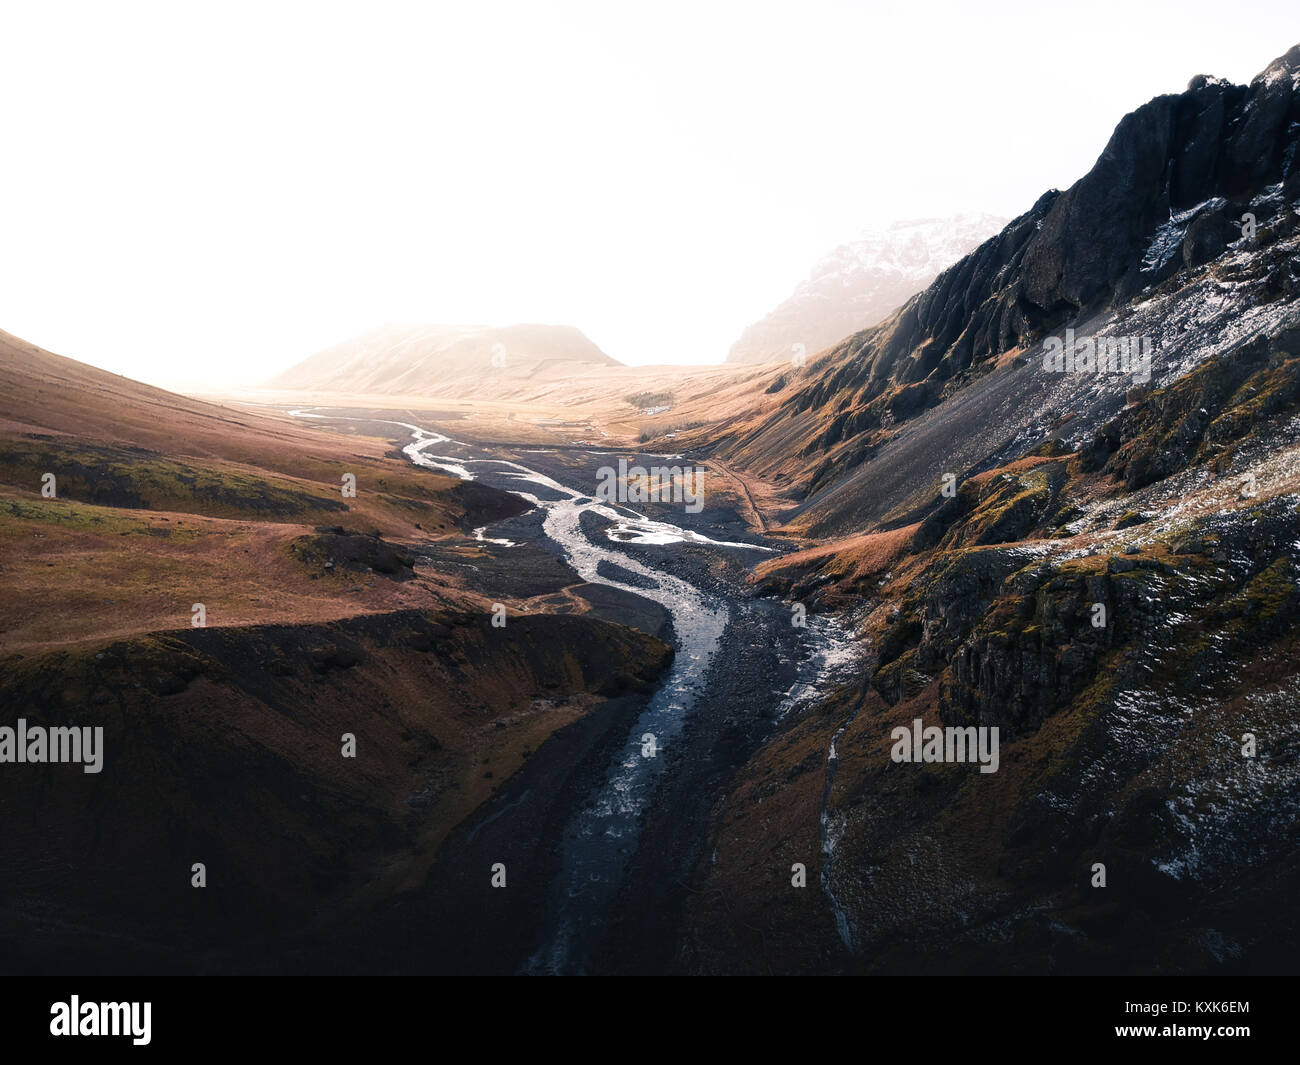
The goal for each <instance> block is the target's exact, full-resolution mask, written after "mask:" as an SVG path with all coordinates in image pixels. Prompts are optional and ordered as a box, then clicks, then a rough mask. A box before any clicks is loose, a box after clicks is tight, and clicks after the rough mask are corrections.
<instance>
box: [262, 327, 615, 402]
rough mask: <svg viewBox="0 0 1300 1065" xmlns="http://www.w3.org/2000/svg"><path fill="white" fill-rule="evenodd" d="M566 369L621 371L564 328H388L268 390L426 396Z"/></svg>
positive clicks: (299, 367)
mask: <svg viewBox="0 0 1300 1065" xmlns="http://www.w3.org/2000/svg"><path fill="white" fill-rule="evenodd" d="M566 365H567V366H574V367H575V368H584V369H585V368H589V367H592V366H617V365H619V363H618V362H616V361H615V360H614V359H612V358H610V357H609V356H608V355H606V354H605V353H604V352H603V351H601V350H600V348H598V347H596V345H595V344H593V343H592V342H591V341H590V340H588V339H587V337H586V336H584V335H583V334H582V332H581V331H580V330H578V329H575V328H574V327H573V326H568V325H511V326H502V327H495V326H464V325H386V326H381V327H379V328H377V329H372V330H370V331H369V332H366V333H362V334H361V335H360V336H356V337H353V338H352V339H351V340H345V341H343V342H342V343H341V344H336V345H334V346H333V347H330V348H326V349H325V350H324V351H320V352H317V353H316V354H315V355H312V356H311V357H310V358H307V359H304V360H303V361H302V362H300V363H297V364H296V365H294V366H292V367H290V368H289V369H288V370H286V371H284V373H282V374H279V375H278V376H277V377H275V378H273V379H272V380H271V381H269V382H267V387H269V388H284V389H303V390H311V391H319V392H336V393H352V394H356V395H360V394H365V393H374V394H415V393H421V394H426V395H428V394H434V393H437V392H439V391H441V390H446V389H448V388H463V387H464V386H465V385H466V384H471V385H472V384H473V383H475V382H478V381H481V380H484V379H490V378H491V377H492V376H493V375H494V374H495V375H504V374H505V373H507V372H508V373H509V376H510V378H511V380H512V381H521V380H527V379H528V378H530V377H532V376H535V375H537V374H538V373H539V372H542V371H546V372H548V373H550V372H555V371H563V370H564V368H565V366H566Z"/></svg>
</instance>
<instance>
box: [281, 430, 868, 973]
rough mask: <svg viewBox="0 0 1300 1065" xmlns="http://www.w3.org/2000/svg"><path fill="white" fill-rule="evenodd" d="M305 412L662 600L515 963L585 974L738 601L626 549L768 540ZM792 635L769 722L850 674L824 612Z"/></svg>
mask: <svg viewBox="0 0 1300 1065" xmlns="http://www.w3.org/2000/svg"><path fill="white" fill-rule="evenodd" d="M317 409H318V408H317ZM315 411H316V409H298V410H293V411H290V413H291V414H292V415H294V416H296V417H301V418H313V419H318V420H322V421H326V420H328V421H336V420H337V421H344V420H346V421H357V422H367V423H371V424H376V425H392V426H397V427H399V428H400V429H403V430H405V431H406V433H408V434H409V436H410V440H409V442H408V443H406V444H405V445H403V447H402V450H403V453H404V454H405V455H406V456H407V457H408V458H409V459H410V460H411V461H412V462H413V463H414V464H415V465H417V466H420V467H422V468H425V469H433V470H438V471H440V472H443V473H449V474H452V475H453V476H456V477H460V478H462V479H466V480H477V481H480V482H482V483H485V484H488V485H490V486H492V487H495V488H500V489H502V490H504V491H508V492H512V493H514V494H515V495H518V496H521V497H522V498H524V499H525V500H527V501H528V502H529V503H531V504H533V505H534V506H535V507H538V508H541V509H542V510H543V511H544V512H545V516H544V520H543V523H542V530H543V532H544V534H545V536H546V537H547V538H548V539H549V540H550V541H551V542H552V543H553V544H555V545H557V546H558V547H559V549H560V551H561V552H562V554H563V556H564V558H565V560H566V561H567V562H568V564H569V565H570V566H571V567H572V568H573V569H574V570H575V571H576V572H577V573H578V575H579V576H580V577H581V578H582V579H583V580H584V581H588V582H591V583H594V584H604V585H608V586H610V587H613V588H618V589H621V590H623V591H626V592H630V593H632V594H634V595H638V596H642V597H644V598H646V599H650V600H652V601H654V602H656V603H658V604H660V605H661V606H663V607H664V608H665V609H666V610H667V611H668V612H669V614H670V616H671V618H672V624H673V631H674V636H675V643H676V655H675V657H674V660H673V663H672V666H671V667H670V669H669V672H668V674H667V676H666V677H665V679H664V680H663V682H662V684H661V685H660V687H659V688H658V690H657V691H656V692H655V693H654V695H653V696H652V697H651V699H650V701H649V703H648V705H647V706H646V707H645V709H644V710H643V711H642V713H641V715H640V717H639V719H638V720H637V722H636V725H635V727H634V728H633V729H632V730H631V732H630V733H629V735H628V736H627V739H626V742H625V743H624V744H623V746H622V748H621V749H620V750H619V751H618V753H617V754H616V755H615V757H614V758H613V759H612V760H611V762H610V764H609V766H608V768H607V770H606V772H605V774H604V780H603V782H602V783H601V784H600V785H599V786H598V787H596V788H595V789H594V790H593V792H592V794H591V795H590V796H589V797H588V800H587V802H586V803H585V804H584V805H583V806H582V808H581V809H579V810H578V811H576V813H575V814H574V815H573V817H572V818H571V819H570V821H569V824H568V825H567V826H566V828H565V830H564V833H563V839H562V840H561V841H560V844H559V846H560V848H561V872H560V874H559V876H558V877H557V878H556V880H555V882H554V883H553V884H552V886H551V889H550V897H549V901H548V905H547V906H546V908H545V916H544V918H543V922H542V927H541V929H540V932H539V935H538V937H537V943H536V945H535V946H534V947H533V948H531V949H530V950H529V952H528V953H527V955H526V959H525V961H524V963H523V965H522V969H523V971H528V972H536V973H581V972H585V971H588V965H589V963H590V962H591V960H592V958H593V956H594V954H595V952H596V950H597V949H598V947H599V945H600V943H601V940H602V938H603V936H604V935H605V932H606V929H607V928H608V924H609V920H610V914H611V909H612V908H613V907H614V906H615V903H616V898H617V896H618V892H619V888H620V885H621V883H622V879H623V876H624V873H625V870H626V868H627V865H628V862H629V860H630V859H631V858H632V856H633V854H634V853H635V852H636V849H637V843H638V835H639V828H640V825H641V823H642V819H643V816H644V815H645V813H646V808H647V804H648V803H649V802H650V801H651V800H652V797H653V796H654V795H655V792H656V784H657V782H658V777H659V776H660V775H661V774H663V773H664V772H665V769H666V767H668V766H669V765H671V764H675V763H673V762H672V760H670V759H669V758H667V757H665V752H666V751H671V750H672V748H673V746H674V745H675V744H676V743H677V742H678V741H679V739H681V737H682V733H683V729H684V727H685V725H686V723H687V721H688V720H689V719H690V716H691V713H692V710H693V709H694V708H695V705H696V703H697V700H698V698H699V696H700V694H701V693H702V692H703V691H705V690H706V687H707V684H708V680H709V676H710V671H711V670H712V669H713V668H714V666H715V661H714V660H715V656H716V655H717V653H718V650H719V647H720V646H721V645H722V640H723V636H724V634H725V633H726V632H727V629H728V626H729V625H731V624H732V621H733V616H734V613H735V611H736V610H738V609H746V605H745V603H744V601H742V600H738V599H736V598H734V597H730V596H727V595H725V594H718V592H717V590H706V589H705V588H703V587H700V586H699V585H698V584H696V583H694V582H692V581H690V580H686V579H683V578H682V577H679V576H675V575H673V574H671V573H668V572H665V571H664V569H662V568H656V567H652V566H651V565H648V564H646V563H645V562H643V561H642V560H641V559H639V558H637V557H634V555H633V554H632V553H630V552H629V550H628V548H629V547H635V546H636V545H646V544H653V545H658V546H664V545H672V544H692V545H700V546H703V547H705V548H708V549H712V550H718V551H726V552H744V553H746V554H748V555H755V554H758V553H767V552H771V551H772V550H773V548H772V547H770V546H768V545H765V544H759V543H747V542H742V541H727V540H716V539H713V538H711V537H708V536H705V535H703V534H701V533H700V532H698V531H696V530H692V529H689V528H685V527H682V526H679V525H676V524H673V523H671V522H666V521H663V520H660V519H652V518H650V517H649V516H647V515H645V514H642V513H639V512H637V511H636V510H634V509H632V508H630V507H628V506H625V505H623V504H619V503H605V502H602V501H600V500H597V499H594V498H593V497H592V496H590V495H588V494H584V493H583V492H582V491H580V490H578V489H575V488H572V487H570V486H568V485H565V484H562V483H560V482H559V481H557V480H556V479H555V478H554V477H551V476H549V475H548V474H546V473H543V472H540V471H538V470H536V469H534V468H532V467H530V466H528V465H525V464H523V463H521V462H518V461H516V458H517V457H518V456H516V458H509V459H506V458H501V457H499V456H497V455H489V454H486V453H484V449H482V448H480V447H478V446H477V445H473V444H468V443H465V442H463V441H459V440H455V439H453V438H451V437H449V436H447V435H445V434H443V433H440V432H437V431H434V430H432V429H428V428H425V427H421V426H418V425H414V424H411V423H409V422H404V421H394V420H390V419H382V418H375V417H364V416H357V415H342V414H332V413H331V414H319V413H316V412H315ZM532 453H539V452H535V451H534V452H532ZM595 454H601V453H595ZM665 458H672V459H679V458H680V456H665ZM584 515H593V516H595V517H596V518H599V519H601V521H599V522H594V523H593V522H588V523H587V524H588V525H590V526H600V527H602V531H601V532H600V533H599V534H593V533H591V532H589V531H588V529H587V528H584V522H583V517H584ZM487 532H488V529H487V527H484V528H481V529H477V530H475V536H476V538H477V539H480V540H484V541H488V542H493V543H497V544H500V545H502V546H507V547H509V546H514V545H515V541H511V540H507V539H503V538H493V537H489V536H488V535H487ZM602 563H608V564H610V565H613V566H616V567H618V569H620V570H622V571H625V572H630V573H631V574H633V575H635V576H636V577H637V578H639V580H638V582H637V583H636V584H631V583H625V582H623V581H620V580H618V579H616V578H615V577H612V576H610V575H609V573H608V571H606V572H602V571H601V564H602ZM798 635H799V637H800V642H801V643H802V645H803V655H802V659H801V661H799V662H798V663H795V665H794V667H793V668H794V682H793V683H792V684H791V685H790V686H789V688H788V689H786V690H782V691H776V692H773V693H772V702H773V706H772V707H771V708H770V710H771V713H770V716H771V718H772V720H773V721H779V720H780V719H781V718H782V717H784V716H785V715H786V714H788V713H789V712H790V711H791V710H792V709H794V708H797V707H804V706H806V705H808V704H809V703H810V702H812V701H813V700H815V698H816V697H817V695H818V693H819V692H820V691H822V690H824V688H825V686H826V685H827V684H828V683H831V682H832V681H834V680H835V679H836V678H837V677H839V676H840V675H841V674H845V673H846V672H847V671H849V670H851V669H852V667H853V664H854V662H855V660H856V645H855V644H854V642H853V641H852V639H851V637H850V636H849V634H848V633H847V632H845V631H843V630H842V629H841V628H840V627H839V626H838V625H837V624H836V623H835V622H834V621H832V620H829V619H824V618H817V617H813V618H809V619H807V627H806V628H804V629H803V630H802V631H801V632H800V633H799V634H798Z"/></svg>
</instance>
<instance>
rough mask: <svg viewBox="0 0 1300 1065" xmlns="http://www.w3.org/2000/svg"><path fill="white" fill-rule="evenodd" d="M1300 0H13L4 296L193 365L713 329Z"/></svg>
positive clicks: (8, 2)
mask: <svg viewBox="0 0 1300 1065" xmlns="http://www.w3.org/2000/svg"><path fill="white" fill-rule="evenodd" d="M1295 15H1296V9H1295V0H1278V2H1265V0H1258V2H1256V0H1234V2H1233V4H1232V5H1231V12H1230V17H1228V16H1227V15H1225V8H1224V6H1223V4H1222V2H1221V0H1213V2H1200V0H1174V2H1168V3H1165V2H1144V3H1135V2H1133V0H1122V2H1109V0H1103V2H1090V3H1088V4H1086V5H1082V6H1081V5H1079V4H1076V3H1064V2H1061V3H1056V4H1049V3H1047V2H1046V0H1032V2H1028V3H1011V2H1006V3H1002V2H997V0H989V2H958V3H927V2H924V0H905V2H900V0H887V2H881V3H856V4H848V3H830V2H817V0H791V2H788V3H778V4H762V3H755V2H746V3H736V4H729V3H728V4H724V3H711V2H709V0H690V2H686V3H676V2H672V0H655V2H653V3H650V2H646V3H642V4H638V5H635V6H634V5H632V4H629V3H621V2H611V0H606V2H603V3H592V4H579V3H546V4H542V3H535V2H527V0H521V2H518V3H486V2H468V0H455V2H436V3H435V2H424V3H409V4H397V3H383V2H381V0H367V2H366V3H349V4H338V5H331V4H326V3H320V2H314V3H309V4H301V5H298V4H287V3H276V2H273V0H258V2H255V3H238V2H232V0H221V2H220V3H211V4H202V5H200V4H197V3H184V4H180V3H175V2H164V3H131V2H121V0H119V2H115V3H112V4H107V3H102V2H96V3H84V4H73V3H63V2H58V0H42V2H40V3H19V2H17V0H0V42H3V55H2V56H0V158H2V159H3V162H2V163H0V329H5V330H7V331H9V332H11V333H16V334H18V335H19V336H22V337H24V338H26V339H28V340H31V341H33V342H35V343H37V344H40V345H42V346H44V347H47V348H49V349H51V350H53V351H56V352H59V353H60V354H65V355H70V356H72V357H74V358H79V359H82V360H84V361H86V362H90V363H94V364H96V365H99V366H103V367H106V368H108V369H110V370H113V371H115V372H118V373H123V374H127V375H129V376H132V377H137V378H140V379H143V380H146V381H149V382H152V383H156V384H162V385H165V386H172V387H194V386H197V385H200V384H204V385H213V386H219V385H228V384H239V383H254V382H257V381H260V380H264V379H265V378H267V377H269V376H270V375H271V374H272V373H274V372H277V371H278V370H280V369H282V368H284V367H286V366H288V365H290V364H292V363H293V362H296V361H298V360H299V359H301V358H303V357H305V356H307V355H309V354H311V353H312V352H313V351H315V350H317V349H319V348H321V347H324V346H326V345H329V344H332V343H334V342H336V341H339V340H342V339H344V338H346V337H348V336H350V335H352V334H355V333H358V332H361V331H363V330H365V329H368V328H370V327H372V326H375V325H378V324H381V323H384V322H394V321H397V322H443V323H446V322H456V323H471V322H481V323H490V324H508V323H511V322H520V321H536V322H564V323H571V324H573V325H576V326H578V327H579V328H581V329H582V330H583V331H584V332H586V333H587V334H588V336H590V337H591V338H592V339H593V340H594V341H595V342H596V343H597V344H599V345H600V346H601V347H602V348H604V350H605V351H607V352H608V353H609V354H610V355H613V356H614V357H615V358H617V359H621V360H622V361H624V362H629V363H649V362H696V363H698V362H716V361H720V360H721V359H722V358H723V357H724V356H725V355H726V352H727V349H728V347H729V346H730V344H731V342H732V341H733V340H734V339H735V338H736V336H737V335H738V334H739V332H740V330H741V329H742V328H743V327H744V326H745V325H747V324H748V323H749V322H751V321H753V320H755V319H757V318H759V317H761V316H762V315H763V314H764V313H765V312H766V311H768V310H769V309H770V308H771V307H772V306H773V305H775V304H776V303H778V302H779V301H780V300H782V299H783V298H784V297H785V296H786V295H787V294H788V293H789V292H790V290H791V289H792V288H793V286H794V285H795V284H796V283H797V282H798V281H799V280H800V279H801V278H802V277H804V276H805V275H806V273H807V270H808V268H809V266H810V265H811V264H812V263H813V262H814V261H815V260H816V259H818V258H819V257H820V256H821V255H822V254H824V253H825V252H827V251H829V250H831V249H832V248H833V247H835V246H836V245H837V244H840V243H842V242H843V241H845V240H847V239H851V238H852V237H854V236H855V235H856V234H857V233H858V232H859V231H860V230H862V229H863V228H867V227H875V226H879V225H886V224H888V223H889V222H891V221H895V220H899V219H907V218H915V217H927V216H929V217H933V216H942V215H948V214H953V213H966V212H978V211H985V210H986V211H990V212H992V213H995V214H1004V215H1008V216H1009V215H1014V214H1017V213H1019V212H1021V211H1023V210H1025V209H1027V208H1028V207H1029V206H1030V204H1031V203H1032V202H1033V201H1034V199H1036V198H1037V196H1038V195H1039V194H1040V193H1041V192H1043V191H1044V190H1045V189H1047V188H1050V187H1052V186H1056V187H1061V188H1064V187H1066V186H1068V185H1070V184H1071V183H1072V182H1073V181H1075V180H1076V179H1077V178H1078V177H1079V176H1080V175H1081V174H1083V173H1084V172H1085V171H1086V170H1087V169H1088V167H1089V166H1090V165H1091V164H1092V162H1093V161H1094V160H1095V158H1096V156H1097V155H1098V153H1099V152H1100V151H1101V149H1102V147H1103V146H1104V145H1105V142H1106V139H1107V138H1108V136H1109V134H1110V132H1111V130H1112V129H1113V128H1114V126H1115V123H1116V122H1117V121H1118V119H1119V118H1120V117H1121V116H1122V115H1123V114H1124V113H1125V112H1127V111H1130V110H1132V109H1133V108H1134V107H1136V106H1137V105H1139V104H1141V103H1143V102H1144V101H1146V100H1147V99H1149V98H1150V97H1152V96H1154V95H1157V94H1159V93H1162V92H1177V91H1181V90H1182V89H1183V87H1184V86H1185V85H1186V83H1187V80H1188V79H1189V78H1190V77H1191V76H1192V75H1194V74H1197V73H1210V74H1217V75H1220V76H1223V77H1229V78H1232V79H1233V80H1236V81H1246V80H1248V79H1249V78H1250V77H1251V76H1252V75H1254V74H1255V73H1257V72H1258V71H1259V70H1260V69H1262V68H1263V67H1264V66H1265V65H1267V63H1268V62H1269V61H1270V60H1272V59H1273V58H1274V57H1276V56H1278V55H1280V54H1281V53H1282V52H1284V51H1285V50H1286V49H1287V48H1288V47H1290V46H1291V45H1292V44H1295V43H1296V42H1297V40H1300V19H1297V18H1296V17H1295Z"/></svg>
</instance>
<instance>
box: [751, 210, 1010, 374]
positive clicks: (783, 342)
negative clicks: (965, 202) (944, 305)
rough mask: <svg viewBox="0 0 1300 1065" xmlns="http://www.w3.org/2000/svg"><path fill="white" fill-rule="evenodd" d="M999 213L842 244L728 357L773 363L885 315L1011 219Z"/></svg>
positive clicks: (901, 226) (906, 225)
mask: <svg viewBox="0 0 1300 1065" xmlns="http://www.w3.org/2000/svg"><path fill="white" fill-rule="evenodd" d="M1007 221H1008V220H1007V219H1006V218H998V217H996V216H994V215H989V214H980V215H955V216H953V217H951V218H922V219H915V220H912V221H907V222H895V223H894V224H893V225H891V226H889V227H888V228H886V229H883V230H879V231H875V232H868V233H864V234H863V235H862V236H861V237H859V238H858V239H857V240H853V241H850V242H849V243H847V244H841V245H840V246H839V247H838V248H836V249H835V250H834V251H833V252H831V253H830V254H829V255H827V256H825V257H824V258H823V259H821V260H820V261H819V262H818V263H817V264H816V265H815V266H814V267H813V268H812V270H811V271H810V273H809V275H808V278H807V280H805V281H802V282H800V284H799V286H798V287H797V288H796V289H795V290H794V292H793V293H791V295H790V297H789V298H788V299H786V300H785V301H784V302H783V303H781V304H780V305H779V306H778V307H776V308H775V309H774V310H772V311H771V312H770V313H769V314H767V315H766V316H764V317H763V319H762V320H761V321H758V322H755V323H754V324H753V325H751V326H748V327H747V328H746V329H745V331H744V332H743V333H742V334H741V336H740V339H739V340H737V341H736V342H735V343H734V344H733V345H732V346H731V351H730V352H729V353H728V355H727V361H728V362H745V363H755V362H776V361H779V360H782V359H788V358H790V356H791V353H792V352H793V351H795V350H796V348H795V345H798V344H802V345H803V349H804V352H805V354H808V355H812V354H814V353H816V352H819V351H821V350H822V349H823V348H827V347H830V345H832V344H834V343H836V342H837V341H839V340H842V339H843V338H844V337H846V336H848V335H849V334H851V333H856V332H858V331H860V330H862V329H866V328H868V327H869V326H873V325H875V324H876V323H877V322H879V321H881V320H882V319H883V318H884V317H885V316H886V315H888V314H889V313H890V311H892V310H894V308H896V307H898V306H899V305H900V304H901V303H903V301H904V300H906V299H907V298H908V297H910V296H914V295H915V294H916V293H917V292H919V291H921V289H923V288H925V286H926V285H928V284H929V283H930V282H931V281H933V280H934V279H935V277H936V276H938V274H939V271H941V270H943V269H944V268H945V267H948V266H951V265H952V264H953V263H955V262H956V261H957V260H958V259H960V258H961V257H962V256H963V255H965V254H966V253H967V252H969V251H971V250H972V249H973V248H975V247H976V246H977V245H978V244H979V243H980V241H982V240H985V239H987V238H988V237H989V236H990V235H992V234H993V233H996V232H997V231H998V230H1000V229H1001V228H1002V227H1003V226H1004V225H1006V223H1007Z"/></svg>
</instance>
